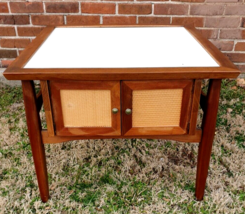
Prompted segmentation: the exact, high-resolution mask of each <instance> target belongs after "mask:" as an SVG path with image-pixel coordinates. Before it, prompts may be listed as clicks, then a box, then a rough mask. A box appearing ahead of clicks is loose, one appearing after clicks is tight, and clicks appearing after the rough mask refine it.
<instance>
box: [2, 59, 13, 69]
mask: <svg viewBox="0 0 245 214" xmlns="http://www.w3.org/2000/svg"><path fill="white" fill-rule="evenodd" d="M13 61H14V60H10V59H9V60H2V61H1V64H2V67H3V68H7V67H8V66H9V65H10V64H11V63H12V62H13Z"/></svg>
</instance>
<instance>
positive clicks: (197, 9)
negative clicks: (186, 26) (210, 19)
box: [190, 4, 224, 16]
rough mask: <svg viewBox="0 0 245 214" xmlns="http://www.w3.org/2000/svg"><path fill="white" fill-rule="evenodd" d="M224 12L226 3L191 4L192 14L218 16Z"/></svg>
mask: <svg viewBox="0 0 245 214" xmlns="http://www.w3.org/2000/svg"><path fill="white" fill-rule="evenodd" d="M223 12H224V5H218V4H214V5H213V4H211V5H209V4H205V5H191V9H190V14H191V15H204V16H216V15H222V14H223Z"/></svg>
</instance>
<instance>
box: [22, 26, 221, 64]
mask: <svg viewBox="0 0 245 214" xmlns="http://www.w3.org/2000/svg"><path fill="white" fill-rule="evenodd" d="M144 67H145V68H148V67H219V65H218V64H217V63H216V61H215V60H214V59H213V58H212V57H211V56H210V55H209V54H208V53H207V52H206V50H205V49H204V48H203V47H202V46H201V45H200V44H199V42H198V41H197V40H196V39H195V38H194V37H193V36H192V35H191V34H190V33H189V32H188V31H187V30H186V29H185V28H183V27H116V28H115V27H106V28H104V27H103V28H95V27H94V28H93V27H92V28H91V27H89V28H86V27H65V28H62V27H61V28H55V29H54V31H53V32H52V33H51V34H50V36H49V37H48V38H47V39H46V40H45V42H44V43H43V44H42V45H41V46H40V47H39V49H38V50H37V51H36V53H35V54H34V55H33V56H32V57H31V59H30V60H29V61H28V62H27V63H26V65H25V66H24V68H144Z"/></svg>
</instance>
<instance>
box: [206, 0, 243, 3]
mask: <svg viewBox="0 0 245 214" xmlns="http://www.w3.org/2000/svg"><path fill="white" fill-rule="evenodd" d="M238 1H239V0H207V1H206V2H207V3H209V2H212V3H236V2H238Z"/></svg>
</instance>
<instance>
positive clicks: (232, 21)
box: [205, 17, 240, 28]
mask: <svg viewBox="0 0 245 214" xmlns="http://www.w3.org/2000/svg"><path fill="white" fill-rule="evenodd" d="M239 24H240V17H207V18H206V23H205V27H217V28H237V27H238V26H239Z"/></svg>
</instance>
